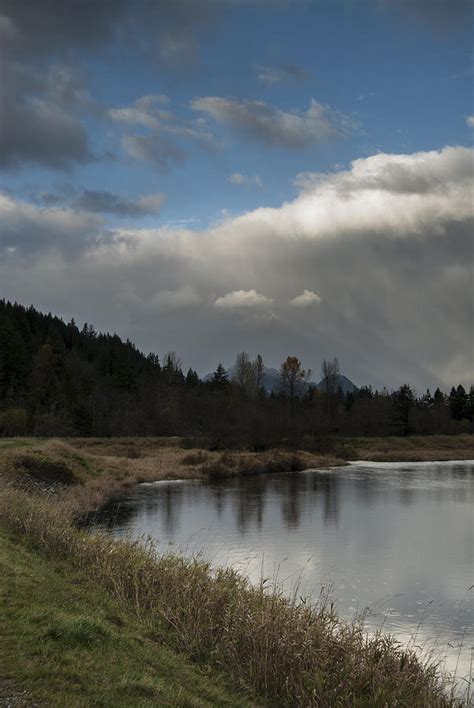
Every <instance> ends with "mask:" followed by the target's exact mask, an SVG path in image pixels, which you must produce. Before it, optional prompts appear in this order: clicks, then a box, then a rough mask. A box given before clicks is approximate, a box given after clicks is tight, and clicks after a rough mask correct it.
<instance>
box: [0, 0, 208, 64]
mask: <svg viewBox="0 0 474 708" xmlns="http://www.w3.org/2000/svg"><path fill="white" fill-rule="evenodd" d="M219 6H220V3H219V2H218V0H199V2H194V1H190V0H172V1H170V0H134V1H133V2H129V1H128V0H113V2H106V1H105V0H0V18H1V22H0V28H1V29H0V31H1V36H2V40H3V41H2V46H3V48H4V51H6V52H7V53H8V54H9V55H10V56H12V55H13V56H15V57H17V58H28V57H42V56H43V57H44V56H48V57H51V56H52V57H55V56H56V57H57V56H64V55H65V54H66V55H67V54H69V53H70V52H75V51H81V50H85V51H95V50H97V49H98V48H100V47H101V45H103V44H104V43H106V42H108V41H110V40H112V39H116V40H118V41H121V42H123V43H124V44H125V45H128V46H129V47H130V46H131V45H134V44H135V45H140V46H141V47H142V48H143V47H144V46H145V48H146V49H148V50H149V51H150V52H152V53H155V55H156V56H157V57H158V58H159V59H160V60H162V61H163V62H165V63H171V64H179V63H182V62H188V61H190V60H193V59H194V58H195V51H196V37H195V31H196V29H198V28H199V27H201V26H205V25H207V24H209V23H210V22H212V21H213V19H214V17H215V16H216V14H217V13H218V12H219Z"/></svg>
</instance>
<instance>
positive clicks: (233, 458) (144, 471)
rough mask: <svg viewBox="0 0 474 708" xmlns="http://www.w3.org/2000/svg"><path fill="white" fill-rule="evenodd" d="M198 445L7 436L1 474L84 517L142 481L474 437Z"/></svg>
mask: <svg viewBox="0 0 474 708" xmlns="http://www.w3.org/2000/svg"><path fill="white" fill-rule="evenodd" d="M309 442H310V443H311V441H309ZM198 444H199V441H189V440H185V439H182V438H177V437H175V438H173V437H171V438H69V439H44V438H2V439H0V477H3V479H5V480H6V481H13V482H15V481H21V482H22V484H25V485H26V486H27V487H31V488H33V489H34V488H37V489H39V490H40V491H47V492H50V493H53V494H59V495H60V496H61V497H62V498H64V497H65V498H67V499H68V501H69V502H70V504H72V506H73V507H74V509H75V510H76V512H77V515H78V516H82V515H83V514H87V513H89V512H91V511H95V510H96V509H98V508H99V507H100V506H102V505H103V504H104V503H106V502H107V501H108V500H109V499H111V498H114V497H117V496H120V495H121V494H123V493H125V492H126V491H127V490H129V489H130V488H132V487H133V486H135V485H136V484H139V483H141V482H154V481H160V480H165V479H210V478H212V479H216V478H221V477H230V476H240V475H253V474H272V473H278V472H298V471H302V470H306V469H315V468H316V469H321V468H324V469H329V468H331V467H340V466H344V465H347V464H348V462H349V461H373V462H423V461H425V462H431V461H444V460H470V459H471V460H472V459H474V436H472V435H456V436H443V435H436V436H413V437H383V438H332V439H324V440H321V441H316V442H314V443H313V446H314V447H318V449H316V450H311V451H310V450H308V449H305V450H301V449H298V450H290V449H284V448H275V449H271V450H266V451H263V452H250V451H248V450H220V451H211V450H209V449H205V447H203V446H202V447H199V446H198ZM308 447H309V445H308Z"/></svg>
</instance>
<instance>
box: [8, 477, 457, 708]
mask: <svg viewBox="0 0 474 708" xmlns="http://www.w3.org/2000/svg"><path fill="white" fill-rule="evenodd" d="M0 519H1V523H2V525H3V528H4V529H7V530H8V532H9V533H10V534H13V538H15V539H21V542H22V543H27V544H28V545H29V546H30V547H32V548H34V549H35V553H37V554H38V556H39V557H40V560H38V561H37V563H36V564H35V563H33V565H31V566H28V562H29V561H28V559H27V557H26V556H25V565H24V568H29V569H28V570H27V571H26V570H25V571H24V572H23V575H25V573H26V572H27V574H30V575H31V586H33V585H35V586H36V585H37V586H38V587H39V590H38V592H40V593H42V592H43V591H41V582H39V583H38V582H37V581H36V579H35V576H36V574H37V572H39V573H40V578H41V577H43V579H47V577H48V576H49V575H50V574H51V583H53V585H54V583H55V582H58V583H61V582H62V580H60V579H57V576H58V574H59V576H61V577H62V578H63V580H64V583H65V585H64V588H65V591H66V595H67V590H66V585H67V586H68V588H69V587H70V588H72V589H71V593H72V596H71V602H72V606H74V607H75V608H76V610H77V617H75V616H74V612H73V616H69V615H67V616H65V617H64V618H63V620H61V619H59V620H54V622H56V625H57V628H56V629H54V626H56V625H55V624H54V622H53V625H52V626H53V629H51V627H50V626H49V624H48V620H47V616H48V615H47V613H46V619H45V620H44V621H45V623H46V624H45V625H43V626H41V623H42V622H43V619H44V615H43V612H42V610H41V609H40V610H38V608H36V610H35V609H34V608H33V609H26V615H25V618H24V619H22V618H21V612H22V609H21V608H22V607H23V605H24V606H25V607H26V608H28V607H29V605H30V604H33V605H34V604H35V602H36V601H35V600H33V599H32V598H31V597H30V596H29V594H28V591H27V590H25V594H24V596H23V602H22V603H21V601H20V603H21V607H20V606H18V607H17V608H16V610H15V611H12V612H11V613H10V614H11V618H10V621H11V622H13V623H14V622H24V624H23V625H22V626H18V627H17V629H18V631H19V632H22V634H23V637H22V640H21V641H22V642H23V643H24V645H25V648H26V651H27V653H26V656H27V657H28V656H29V654H28V646H30V649H29V651H30V654H31V652H33V653H34V652H35V651H36V652H38V651H39V652H40V654H39V655H38V656H39V659H38V657H37V658H36V659H35V658H34V657H33V659H32V661H33V663H32V665H31V666H32V668H31V669H28V665H29V664H28V662H25V665H26V669H22V668H21V666H22V665H23V660H21V662H20V664H21V666H20V665H18V663H17V664H16V665H15V658H14V657H13V658H12V657H11V650H10V651H6V650H4V651H5V654H6V655H7V656H8V655H10V659H9V660H10V662H11V663H10V675H11V677H12V678H13V677H14V678H18V677H20V678H23V685H24V686H25V687H26V688H27V689H29V690H31V691H39V692H40V693H41V691H42V690H46V688H45V687H46V684H47V681H46V679H43V678H42V676H43V675H44V674H43V672H45V671H47V670H46V669H45V668H44V663H45V656H46V660H48V657H52V658H54V652H53V650H52V649H51V651H52V652H53V653H52V654H51V655H48V654H46V655H44V654H41V652H42V651H43V649H41V650H40V649H39V648H38V643H37V642H35V641H34V640H33V641H32V643H31V644H28V643H29V641H30V640H29V639H28V635H29V633H30V632H33V637H34V636H36V635H34V633H35V632H39V633H41V632H46V635H47V637H46V639H47V642H49V643H50V644H49V645H51V641H52V642H53V643H54V642H55V641H62V642H63V644H64V646H63V649H64V662H65V663H64V664H63V663H60V664H59V669H58V679H57V682H56V684H55V686H56V689H55V690H57V691H59V692H60V691H61V690H63V691H64V692H65V693H66V692H67V691H68V687H67V685H65V684H64V682H67V681H69V678H68V671H70V672H71V674H72V673H74V672H75V679H74V681H75V685H76V686H77V691H78V692H79V695H80V693H81V692H82V691H87V690H89V689H88V688H86V687H84V685H83V684H84V682H86V683H87V682H89V681H92V682H93V685H96V686H97V687H98V688H97V690H98V692H99V693H98V695H99V698H100V700H99V701H98V702H97V703H94V704H98V705H100V704H102V705H117V704H118V705H120V703H119V702H118V703H115V702H114V701H109V698H108V697H105V698H103V697H102V696H103V694H102V692H101V691H102V689H101V688H100V685H99V684H100V683H104V682H103V675H104V672H105V674H107V670H106V669H105V668H104V665H103V664H104V662H105V663H106V658H105V653H104V654H102V653H101V652H105V646H106V643H107V641H108V639H107V637H108V636H110V637H111V636H113V635H112V634H110V633H112V632H113V624H114V623H113V620H110V622H109V620H108V619H107V618H106V616H105V615H103V614H101V613H100V612H99V613H98V614H95V615H94V612H93V614H92V620H90V621H89V620H88V619H87V617H88V613H89V609H88V608H89V595H88V592H87V589H88V588H91V587H93V588H94V589H95V590H94V591H97V593H98V595H97V598H99V596H100V598H104V597H105V596H104V595H102V593H103V592H104V593H106V594H107V597H108V598H110V602H111V603H112V604H111V607H112V608H113V607H117V608H118V612H119V613H126V615H127V617H131V616H132V615H133V613H135V614H136V616H137V617H138V620H137V622H139V623H140V627H145V628H146V636H145V639H147V640H150V641H151V642H152V643H153V647H154V646H155V645H156V646H157V647H163V646H166V647H167V650H170V651H173V652H178V653H179V654H180V655H182V656H183V657H185V659H186V661H187V662H193V663H195V664H196V666H197V667H209V666H211V667H213V669H214V670H215V671H217V672H219V673H221V674H222V673H223V674H224V675H225V676H226V677H228V680H229V681H231V682H232V684H233V686H234V687H235V690H239V691H242V692H244V693H246V694H247V695H250V696H252V697H253V699H254V700H255V701H258V702H260V703H266V704H269V705H289V706H290V705H291V706H336V705H341V706H343V705H351V706H372V705H373V706H385V705H390V706H407V705H410V706H413V707H416V706H420V707H421V706H423V707H425V706H433V707H434V706H440V707H441V706H443V707H444V706H452V705H455V703H454V701H451V700H449V699H448V698H447V697H446V696H445V694H444V687H443V683H442V681H441V679H440V678H439V676H438V675H437V672H436V669H434V668H429V667H426V666H423V665H422V664H421V663H420V662H419V660H418V659H417V657H416V655H415V654H414V653H413V652H411V651H407V650H404V649H402V648H401V647H400V646H398V644H397V643H396V642H395V641H394V640H392V639H391V638H390V637H387V636H385V635H382V634H380V635H378V636H376V637H373V638H367V637H366V636H365V634H364V632H363V629H362V627H360V626H359V625H358V624H356V623H347V622H344V621H342V620H340V619H339V618H338V617H337V616H336V615H335V614H334V613H333V611H332V610H331V608H327V607H324V606H321V607H314V608H311V607H308V606H307V605H295V604H292V603H290V602H289V601H287V600H286V599H284V597H282V596H281V595H280V594H278V593H273V594H272V593H268V592H267V591H266V589H265V584H264V583H262V585H261V586H260V587H254V586H251V585H250V584H249V583H248V582H247V581H246V580H245V579H244V578H242V577H240V576H239V575H238V574H237V573H235V572H233V571H232V570H217V571H216V572H211V570H210V568H209V567H208V566H207V565H206V564H204V563H202V562H198V561H188V560H184V559H182V558H179V557H176V556H172V555H165V556H158V555H157V554H156V553H155V552H154V549H153V548H151V547H148V548H147V547H144V546H142V545H140V544H136V543H130V542H117V541H113V540H112V539H110V538H108V537H101V536H91V535H89V534H88V533H86V532H83V531H79V530H77V529H76V528H75V527H74V526H73V525H72V524H71V523H70V521H71V518H70V512H69V511H68V510H67V509H66V508H65V507H64V506H63V505H62V504H58V503H57V500H56V499H50V498H45V497H44V496H42V495H38V494H32V493H31V492H28V491H25V490H21V489H17V488H11V487H4V488H3V489H2V491H1V493H0ZM3 543H4V541H3ZM6 548H7V550H6V554H7V555H8V553H9V550H8V545H7V546H6ZM20 555H21V554H20ZM6 562H7V563H8V560H7V561H6ZM37 569H38V570H37ZM20 575H21V570H20ZM74 579H76V580H75V582H73V581H74ZM24 581H25V579H23V581H22V582H24ZM26 582H27V581H26ZM53 585H47V586H45V587H44V602H45V607H44V609H45V612H46V610H47V604H48V601H47V599H46V598H49V602H51V600H52V598H53V597H54V595H55V589H54V587H53ZM81 588H82V589H83V590H84V594H82V595H81ZM30 589H31V588H30ZM7 593H8V590H7ZM76 593H78V594H76ZM8 594H9V595H10V594H11V593H8ZM66 600H67V597H66V596H64V603H66ZM101 601H102V600H101ZM105 601H106V600H104V602H105ZM58 602H59V605H58V615H59V617H60V618H61V617H62V615H63V613H64V612H66V610H67V606H66V604H62V603H63V600H61V596H60V595H59V599H58ZM94 602H95V601H93V602H92V608H94ZM97 602H99V599H97ZM13 615H14V616H15V617H16V619H15V618H14V617H13ZM18 616H20V617H18ZM107 616H108V615H107ZM35 617H36V620H35ZM81 618H82V619H81ZM35 623H36V624H35ZM30 625H31V629H30ZM133 627H134V628H135V629H133V632H132V634H133V633H134V632H138V636H139V637H142V636H143V634H140V632H142V630H141V629H137V627H138V625H133ZM48 628H49V629H48ZM11 631H12V632H13V635H12V636H11V637H10V640H7V644H8V641H9V642H10V644H8V646H10V647H12V646H13V643H14V639H13V637H14V633H15V631H17V630H15V629H14V628H13V629H12V630H11ZM89 635H91V636H92V637H93V645H94V642H95V641H96V639H97V641H98V646H97V647H96V648H94V650H93V652H95V651H97V652H98V654H97V655H96V659H97V660H96V659H94V657H93V656H90V655H89V654H88V650H87V647H84V646H81V647H79V649H78V648H77V647H76V646H75V642H76V637H79V643H80V642H82V639H81V638H82V637H83V636H85V639H84V641H85V643H86V644H87V641H88V639H87V637H88V636H89ZM41 636H43V635H41ZM133 636H134V637H136V635H135V634H133ZM94 637H95V639H94ZM36 638H38V637H37V636H36ZM125 639H126V640H127V641H125ZM125 639H124V643H123V644H122V645H121V646H122V649H120V652H122V650H123V655H122V656H121V658H120V657H119V658H118V661H119V665H120V662H122V670H121V671H119V670H117V673H114V671H112V670H111V673H110V685H109V686H108V688H107V690H108V691H110V692H111V693H110V694H109V695H110V696H112V692H113V691H116V692H117V693H116V695H117V696H118V697H120V695H121V694H120V691H121V690H122V688H123V682H124V680H125V681H131V682H132V683H133V682H134V679H131V678H130V676H133V675H134V672H137V671H138V670H139V666H140V663H141V657H143V656H144V653H143V652H145V653H146V648H147V647H148V643H147V642H145V644H144V645H143V646H142V647H140V646H139V645H140V642H139V641H137V642H135V641H132V637H131V636H128V635H127V632H125ZM128 640H130V641H128ZM4 641H5V640H4ZM102 641H103V642H104V644H101V642H102ZM127 642H128V643H127ZM111 644H113V642H112V641H111ZM44 646H48V644H46V645H44ZM94 646H95V645H94ZM35 647H36V649H35ZM143 647H144V648H143ZM118 650H119V649H117V651H118ZM75 651H84V652H85V653H84V656H83V659H82V660H83V663H85V665H86V666H90V672H91V674H93V673H94V672H99V675H97V676H96V677H95V678H93V677H91V678H88V677H87V675H82V674H81V673H80V671H79V669H78V668H77V667H76V665H75V660H74V656H72V658H71V655H70V654H69V652H73V653H74V652H75ZM135 652H137V654H136V655H135V656H134V654H135ZM128 653H131V656H130V657H129V662H130V663H129V665H126V663H125V662H126V661H127V655H128ZM68 656H69V657H70V658H69V660H68ZM41 657H42V658H41ZM55 660H56V659H54V661H55ZM164 660H165V659H164V658H161V659H160V657H159V656H158V658H157V659H156V663H153V661H152V662H151V664H148V665H147V666H148V668H147V669H146V671H145V669H143V671H144V672H145V674H144V676H143V677H142V678H139V679H137V681H138V684H139V686H145V688H144V689H143V690H144V692H146V690H147V688H146V686H148V687H149V690H150V691H151V690H152V689H153V690H155V689H154V688H153V687H154V685H155V684H153V685H152V687H151V688H150V681H152V677H153V674H154V671H155V670H156V671H159V670H160V669H159V663H160V661H164ZM16 661H18V660H16ZM54 661H52V666H51V667H50V671H51V672H53V671H55V668H54ZM35 662H37V663H36V666H37V667H39V668H36V669H35V668H34V665H35ZM68 662H69V663H68ZM41 666H42V668H41ZM67 666H69V668H67ZM25 670H26V671H29V670H31V672H32V673H30V674H28V673H27V674H26V675H25V673H24V671H25ZM38 670H39V671H40V675H38V674H37V673H35V672H37V671H38ZM63 670H64V672H65V673H61V672H62V671H63ZM128 672H130V674H129V673H128ZM160 675H162V673H161V674H160ZM198 675H202V674H199V672H198V674H196V682H197V683H196V688H194V687H193V686H194V684H193V685H192V686H191V687H190V692H191V695H193V696H194V693H193V691H194V690H196V691H199V690H201V689H199V682H198ZM37 681H38V682H39V687H38V683H37ZM209 681H210V682H211V683H213V680H212V681H211V679H209ZM61 687H62V689H61ZM218 689H219V690H223V689H221V688H220V687H219V686H218V687H216V686H215V685H214V684H213V688H210V689H209V690H210V691H211V690H218ZM139 690H140V689H139V688H138V687H137V691H139ZM163 690H168V688H166V689H165V688H163ZM169 690H172V680H171V684H170V687H169ZM156 695H158V694H156ZM223 695H228V694H225V693H224V694H223ZM208 696H209V698H208V697H206V696H205V695H204V694H203V696H202V701H203V703H199V702H198V701H199V700H201V697H200V694H199V693H196V703H195V704H197V705H201V704H204V705H205V700H210V701H211V702H212V700H213V699H212V697H211V694H208ZM145 698H146V696H145ZM229 700H231V699H229ZM156 703H157V704H159V700H158V699H156ZM156 703H155V704H156ZM53 704H56V703H54V701H53ZM63 704H64V705H74V703H69V704H67V702H64V703H63ZM80 704H81V703H80V701H79V702H78V705H80ZM83 704H84V705H89V703H88V702H87V699H86V700H84V702H83ZM124 704H125V703H124ZM178 704H179V702H178ZM183 704H184V705H193V703H192V702H191V703H186V701H184V702H183ZM214 704H215V705H221V703H220V701H219V700H215V703H214ZM222 704H223V705H225V703H222ZM59 705H61V703H59ZM129 705H142V703H140V702H139V701H138V700H137V701H136V702H135V703H134V702H133V701H129ZM143 705H146V703H143Z"/></svg>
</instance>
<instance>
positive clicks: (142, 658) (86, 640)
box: [0, 531, 256, 708]
mask: <svg viewBox="0 0 474 708" xmlns="http://www.w3.org/2000/svg"><path fill="white" fill-rule="evenodd" d="M44 550H45V549H44V548H43V549H42V551H43V552H44ZM43 552H42V553H38V552H37V550H35V549H34V548H33V547H32V546H31V544H30V543H29V542H28V539H27V538H25V537H23V538H20V537H18V535H13V534H11V533H10V534H8V533H5V532H4V531H0V605H1V608H2V622H1V632H0V706H29V707H31V706H43V705H49V706H64V707H65V708H71V707H73V706H92V705H103V706H117V707H121V706H123V708H129V706H143V707H145V706H150V707H151V706H157V705H177V704H178V705H189V706H209V707H211V706H216V705H218V706H241V707H242V708H245V707H247V706H248V707H250V706H255V705H256V703H255V702H254V701H253V700H250V699H247V698H245V697H244V696H243V695H240V694H239V693H238V692H237V690H236V689H235V687H230V686H229V681H228V680H225V678H224V677H223V676H222V674H221V673H219V672H218V671H216V670H215V668H213V669H212V670H211V668H210V667H209V666H206V665H205V664H203V665H198V664H196V663H193V662H191V661H190V660H189V659H187V658H186V657H185V656H184V655H182V654H181V655H180V654H179V653H177V652H176V651H173V650H172V649H171V648H170V647H169V644H170V642H169V641H168V638H167V636H166V628H165V627H164V626H163V627H161V628H158V630H157V625H156V623H155V624H153V626H152V625H151V623H150V621H149V620H148V619H147V618H146V617H140V616H139V615H137V613H136V611H135V609H134V608H133V607H127V606H126V605H125V604H124V603H120V602H118V601H117V599H116V598H114V597H113V596H111V594H110V593H107V592H105V591H104V590H103V589H102V588H101V587H99V586H98V585H97V584H96V583H93V582H91V581H90V580H89V579H88V577H87V575H86V574H85V573H83V572H80V571H79V570H78V569H77V568H76V567H74V564H73V563H71V561H70V560H69V559H67V558H51V557H48V558H46V557H45V556H44V555H43ZM167 645H168V646H167Z"/></svg>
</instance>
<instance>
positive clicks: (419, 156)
mask: <svg viewBox="0 0 474 708" xmlns="http://www.w3.org/2000/svg"><path fill="white" fill-rule="evenodd" d="M439 154H440V153H438V152H436V151H432V152H420V153H415V154H414V155H388V154H386V153H379V154H377V155H372V156H371V157H367V158H362V159H359V160H354V161H353V162H352V168H351V170H350V171H340V172H337V173H335V174H327V173H319V172H300V173H299V174H298V175H296V178H295V185H296V186H297V187H298V188H299V189H301V190H303V191H304V192H312V191H314V190H318V189H319V188H320V187H321V188H324V189H325V190H327V189H328V188H330V189H331V190H333V191H336V192H338V193H340V194H341V195H347V196H349V195H351V194H352V193H360V192H361V191H362V190H364V191H374V192H380V191H384V192H387V193H395V194H396V193H400V194H413V195H415V194H429V193H432V192H435V193H443V192H444V191H445V190H446V187H447V185H451V186H452V185H453V184H459V183H464V184H465V183H468V182H470V181H471V180H472V151H471V150H470V149H469V148H462V147H459V148H445V149H444V150H443V152H442V156H443V159H439Z"/></svg>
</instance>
